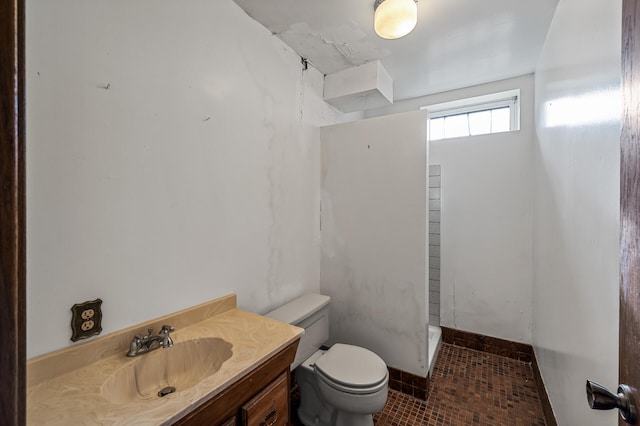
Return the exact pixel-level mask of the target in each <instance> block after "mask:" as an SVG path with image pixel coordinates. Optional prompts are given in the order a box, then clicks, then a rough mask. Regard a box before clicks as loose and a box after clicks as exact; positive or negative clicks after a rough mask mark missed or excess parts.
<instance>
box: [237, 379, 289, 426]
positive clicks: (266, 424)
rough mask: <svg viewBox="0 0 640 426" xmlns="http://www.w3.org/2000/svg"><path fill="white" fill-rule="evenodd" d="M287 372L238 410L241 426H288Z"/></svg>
mask: <svg viewBox="0 0 640 426" xmlns="http://www.w3.org/2000/svg"><path fill="white" fill-rule="evenodd" d="M288 372H289V371H288V370H287V371H285V372H284V373H282V374H281V375H280V376H278V378H277V379H275V380H274V381H273V382H271V383H270V384H269V386H267V387H266V388H264V389H263V390H262V391H261V392H260V393H259V394H257V395H256V396H254V397H253V398H251V399H250V400H249V401H248V402H247V403H246V404H244V405H243V406H242V407H241V408H240V413H241V418H242V425H243V426H287V425H288V424H289V421H288V420H289V392H288V391H287V390H288V379H289V378H288V376H287V374H288Z"/></svg>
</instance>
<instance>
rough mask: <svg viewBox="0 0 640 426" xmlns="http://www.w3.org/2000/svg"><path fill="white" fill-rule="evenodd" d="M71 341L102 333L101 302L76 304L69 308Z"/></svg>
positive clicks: (92, 301) (97, 300) (93, 301)
mask: <svg viewBox="0 0 640 426" xmlns="http://www.w3.org/2000/svg"><path fill="white" fill-rule="evenodd" d="M71 312H72V314H73V317H72V318H71V331H72V332H73V334H72V336H71V340H72V341H74V342H76V341H78V340H80V339H87V338H89V337H91V336H95V335H96V334H100V332H101V331H102V300H100V299H96V300H91V301H88V302H84V303H76V304H75V305H73V306H72V307H71Z"/></svg>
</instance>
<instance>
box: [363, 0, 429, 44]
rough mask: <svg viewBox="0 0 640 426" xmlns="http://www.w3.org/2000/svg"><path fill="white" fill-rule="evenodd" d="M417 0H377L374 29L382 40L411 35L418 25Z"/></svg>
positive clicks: (374, 6) (374, 7) (374, 8)
mask: <svg viewBox="0 0 640 426" xmlns="http://www.w3.org/2000/svg"><path fill="white" fill-rule="evenodd" d="M416 2H417V0H376V2H375V4H374V5H373V10H374V13H373V28H374V29H375V31H376V34H378V35H379V36H380V37H382V38H386V39H390V40H393V39H396V38H400V37H404V36H406V35H407V34H409V33H410V32H411V31H412V30H413V29H414V28H415V27H416V24H417V23H418V6H417V5H416Z"/></svg>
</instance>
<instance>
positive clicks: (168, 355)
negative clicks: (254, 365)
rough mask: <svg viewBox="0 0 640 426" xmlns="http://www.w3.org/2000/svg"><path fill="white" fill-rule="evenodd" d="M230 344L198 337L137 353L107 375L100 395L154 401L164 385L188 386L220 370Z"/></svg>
mask: <svg viewBox="0 0 640 426" xmlns="http://www.w3.org/2000/svg"><path fill="white" fill-rule="evenodd" d="M232 346H233V345H231V343H229V342H227V341H225V340H223V339H219V338H202V339H194V340H187V341H184V342H179V343H175V344H174V345H173V346H172V347H170V348H166V349H162V348H161V349H156V350H155V351H153V352H149V353H146V354H141V355H138V356H136V357H134V358H131V362H129V363H127V364H126V365H125V366H124V367H122V368H120V369H118V370H116V371H115V372H113V374H111V375H110V376H109V377H108V378H107V380H106V381H105V382H104V384H103V385H102V388H101V393H102V396H103V397H104V398H105V399H107V400H108V401H109V402H111V403H115V404H125V403H131V402H139V401H141V400H157V399H159V398H160V396H158V392H160V391H161V390H163V389H165V388H167V387H174V388H175V392H180V391H183V390H186V389H189V388H191V387H192V386H194V385H196V384H198V383H199V382H200V381H202V380H203V379H205V378H207V377H209V376H211V375H213V374H215V373H216V372H217V371H218V370H220V367H221V366H222V364H223V363H224V362H225V361H226V360H228V359H229V358H231V355H232V351H231V348H232ZM123 356H124V354H123Z"/></svg>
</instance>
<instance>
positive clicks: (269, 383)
mask: <svg viewBox="0 0 640 426" xmlns="http://www.w3.org/2000/svg"><path fill="white" fill-rule="evenodd" d="M298 342H299V339H298V340H296V341H295V342H293V343H291V344H290V345H289V346H287V347H285V348H284V349H282V350H281V351H280V352H278V353H277V354H276V355H274V356H273V357H271V358H270V359H269V360H267V361H266V362H264V363H262V364H260V365H259V366H258V367H257V368H255V369H254V370H252V371H251V372H249V373H248V374H247V375H246V376H244V377H242V378H241V379H240V380H238V381H237V382H235V383H234V384H232V385H231V386H229V387H228V388H227V389H225V390H223V391H222V392H221V393H219V394H218V395H216V396H214V397H213V398H211V399H210V400H209V401H207V402H205V403H204V404H202V405H200V406H199V407H198V408H196V409H195V410H194V411H192V412H190V413H189V414H187V415H186V416H184V417H183V418H181V419H180V420H178V421H176V422H175V423H174V425H178V426H187V425H188V426H232V425H238V426H239V425H242V426H253V425H256V426H286V425H288V424H289V389H290V383H289V380H290V375H289V368H290V366H291V364H292V363H293V360H294V358H295V356H296V349H297V348H298Z"/></svg>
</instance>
